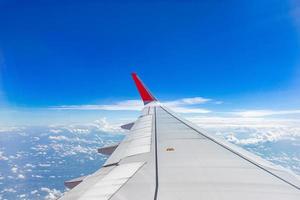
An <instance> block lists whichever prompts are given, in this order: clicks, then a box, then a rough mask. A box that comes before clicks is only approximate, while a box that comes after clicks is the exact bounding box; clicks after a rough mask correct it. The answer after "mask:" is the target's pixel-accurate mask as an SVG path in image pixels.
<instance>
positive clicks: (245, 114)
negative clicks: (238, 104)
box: [232, 110, 300, 117]
mask: <svg viewBox="0 0 300 200" xmlns="http://www.w3.org/2000/svg"><path fill="white" fill-rule="evenodd" d="M232 114H234V115H238V116H241V117H265V116H272V115H291V114H300V110H245V111H238V112H232Z"/></svg>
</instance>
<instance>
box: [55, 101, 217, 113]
mask: <svg viewBox="0 0 300 200" xmlns="http://www.w3.org/2000/svg"><path fill="white" fill-rule="evenodd" d="M210 101H212V100H211V99H207V98H203V97H192V98H182V99H177V100H174V101H167V102H162V103H163V104H164V105H166V106H168V107H169V108H171V109H173V110H174V111H176V112H179V113H209V112H211V111H210V110H208V109H204V108H199V107H194V106H196V105H199V104H204V103H207V102H210ZM142 108H143V103H142V101H141V100H124V101H119V102H116V103H112V104H99V105H64V106H55V107H51V108H50V109H55V110H108V111H140V110H142Z"/></svg>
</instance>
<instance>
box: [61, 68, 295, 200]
mask: <svg viewBox="0 0 300 200" xmlns="http://www.w3.org/2000/svg"><path fill="white" fill-rule="evenodd" d="M133 79H134V81H135V83H136V86H137V88H138V90H139V92H140V95H141V98H142V100H143V101H144V104H145V106H144V109H143V110H142V113H141V115H140V116H139V117H138V119H137V120H136V121H135V122H134V123H131V124H130V125H127V126H125V127H127V128H128V129H130V131H129V134H128V135H127V136H126V137H125V138H124V140H123V141H122V142H121V143H120V144H118V145H115V146H111V147H105V148H104V149H100V150H99V152H105V153H106V154H111V155H110V157H109V158H108V160H107V161H106V162H105V164H104V165H103V166H102V168H101V169H99V170H98V171H96V172H95V173H93V174H91V175H88V176H85V177H83V178H81V179H80V178H79V179H75V180H74V182H73V184H75V185H77V184H78V183H79V184H78V185H77V186H75V187H74V188H73V189H71V190H70V191H68V192H67V193H66V194H65V195H64V196H63V197H62V198H61V200H75V199H80V200H96V199H97V200H108V199H110V200H148V199H149V200H157V199H159V200H185V199H197V200H198V199H205V200H241V199H243V200H248V199H249V200H250V199H251V200H253V199H255V200H260V199H261V200H269V199H270V200H290V199H295V200H296V199H297V200H299V199H300V179H299V177H298V176H296V175H295V174H293V173H291V172H289V171H287V170H285V169H283V168H281V167H278V166H275V165H274V164H272V163H270V162H268V161H266V160H263V159H262V158H260V157H258V156H256V155H253V154H251V153H250V152H247V151H246V150H243V149H241V148H239V147H237V146H235V145H233V144H230V143H228V142H226V141H224V140H223V139H220V138H217V137H216V136H214V135H212V134H209V133H206V132H205V131H203V130H202V129H200V128H199V127H198V126H196V125H194V124H193V123H191V122H189V121H187V120H185V119H183V118H181V117H180V116H178V115H177V114H175V113H173V112H172V111H171V110H169V109H168V108H166V107H165V106H163V105H162V104H160V103H159V102H158V101H157V99H156V98H155V97H154V96H153V95H152V94H151V93H150V92H149V90H148V89H147V88H146V87H145V86H144V84H143V83H142V81H141V80H140V79H139V78H138V77H137V75H136V74H133ZM76 181H77V182H76ZM71 182H72V181H71Z"/></svg>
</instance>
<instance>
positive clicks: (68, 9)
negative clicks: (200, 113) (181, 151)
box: [0, 0, 300, 109]
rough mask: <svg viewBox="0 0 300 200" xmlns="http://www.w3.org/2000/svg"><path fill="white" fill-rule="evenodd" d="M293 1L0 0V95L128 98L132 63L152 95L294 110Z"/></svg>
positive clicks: (44, 99) (299, 48)
mask: <svg viewBox="0 0 300 200" xmlns="http://www.w3.org/2000/svg"><path fill="white" fill-rule="evenodd" d="M150 2H151V3H150ZM298 7H299V4H297V2H296V1H290V0H273V1H270V0H253V1H241V0H231V1H219V0H207V1H167V0H165V1H157V0H156V1H127V2H126V3H125V2H124V1H119V2H118V1H114V3H112V1H103V2H101V1H96V0H95V1H93V0H85V1H78V0H69V1H66V0H57V1H56V0H44V1H15V0H9V1H8V0H7V1H6V0H1V1H0V27H1V31H0V65H1V66H0V70H1V71H0V73H1V74H0V75H1V76H0V81H1V83H0V89H1V90H2V91H0V92H1V93H0V94H1V95H2V101H5V102H6V104H9V105H10V106H15V107H21V108H37V107H38V108H41V107H51V106H59V105H82V104H97V103H99V102H108V101H114V100H124V99H136V98H137V92H136V90H135V88H134V86H133V82H132V80H131V79H130V76H129V75H130V73H131V72H132V71H135V72H137V73H138V74H139V75H140V76H141V77H142V79H143V80H144V82H146V83H147V85H148V86H149V87H150V88H151V90H152V91H153V92H154V93H155V95H156V96H157V97H158V98H160V99H167V100H170V99H176V98H182V97H194V96H203V97H206V98H212V99H217V100H220V101H224V105H225V106H226V105H227V106H228V105H229V106H232V107H233V108H239V107H238V106H243V108H258V109H271V108H281V109H297V108H298V107H300V101H299V100H298V99H299V98H298V97H299V95H298V94H299V92H300V90H299V87H298V84H300V81H298V76H299V74H300V69H299V66H300V65H299V58H300V57H299V55H300V54H299V53H300V43H299V39H300V37H299V33H300V32H299V30H300V25H299V24H300V23H299V20H297V18H298V19H299V17H300V14H299V8H298ZM4 99H5V100H4ZM0 100H1V99H0ZM211 107H212V105H211Z"/></svg>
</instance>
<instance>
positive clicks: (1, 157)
mask: <svg viewBox="0 0 300 200" xmlns="http://www.w3.org/2000/svg"><path fill="white" fill-rule="evenodd" d="M3 154H4V152H2V151H0V160H8V158H7V157H6V156H4V155H3Z"/></svg>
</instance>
